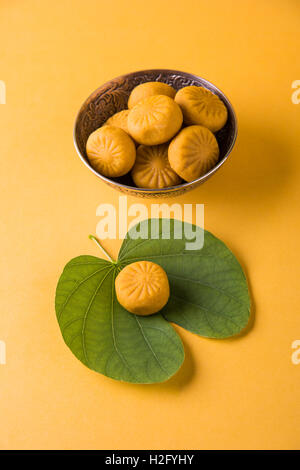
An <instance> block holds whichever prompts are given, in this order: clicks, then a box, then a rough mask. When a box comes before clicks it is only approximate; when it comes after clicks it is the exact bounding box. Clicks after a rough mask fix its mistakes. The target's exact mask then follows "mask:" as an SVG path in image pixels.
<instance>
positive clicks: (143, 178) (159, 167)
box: [131, 144, 181, 189]
mask: <svg viewBox="0 0 300 470" xmlns="http://www.w3.org/2000/svg"><path fill="white" fill-rule="evenodd" d="M168 147H169V146H168V144H161V145H154V146H152V147H151V146H146V145H140V146H139V147H138V149H137V152H136V160H135V164H134V166H133V168H132V170H131V175H132V179H133V181H134V183H135V184H136V186H138V187H139V188H150V189H155V188H167V187H169V186H175V185H177V184H179V183H180V181H181V179H180V177H179V176H178V175H177V174H176V173H175V171H173V170H172V168H171V167H170V164H169V160H168Z"/></svg>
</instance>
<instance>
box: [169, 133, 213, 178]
mask: <svg viewBox="0 0 300 470" xmlns="http://www.w3.org/2000/svg"><path fill="white" fill-rule="evenodd" d="M168 157H169V162H170V165H171V167H172V168H173V170H174V171H175V172H176V173H177V174H178V175H179V176H181V178H183V179H184V180H185V181H188V182H190V181H194V180H195V179H197V178H200V176H202V175H204V174H205V173H207V172H208V171H209V170H210V169H211V168H213V167H214V166H215V165H216V163H217V161H218V158H219V146H218V142H217V139H216V138H215V136H214V135H213V133H212V132H211V131H210V130H209V129H207V127H203V126H189V127H186V128H184V129H182V130H181V131H180V132H179V134H178V135H177V136H176V137H175V138H174V139H173V140H172V141H171V143H170V145H169V150H168Z"/></svg>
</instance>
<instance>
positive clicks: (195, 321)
mask: <svg viewBox="0 0 300 470" xmlns="http://www.w3.org/2000/svg"><path fill="white" fill-rule="evenodd" d="M153 224H154V225H155V227H156V229H157V230H156V232H155V236H153ZM166 224H167V225H168V224H169V234H167V236H166V233H165V227H166ZM190 228H191V229H193V230H195V229H196V227H194V226H190ZM198 229H199V228H198ZM180 230H181V233H182V236H181V238H178V233H179V232H180ZM137 233H142V234H143V237H144V238H142V239H141V238H136V234H137ZM187 242H190V240H189V239H187V238H186V236H185V232H184V230H183V223H182V222H180V221H177V220H172V219H171V220H168V219H162V220H157V219H148V220H145V221H143V222H141V223H139V224H138V225H137V226H135V227H133V228H132V229H131V230H130V231H129V232H128V234H127V237H126V239H125V240H124V241H123V244H122V246H121V249H120V253H119V258H118V261H117V262H110V261H105V260H103V259H100V258H96V257H94V256H79V257H77V258H74V259H73V260H71V261H70V262H69V263H68V264H67V265H66V266H65V269H64V271H63V273H62V275H61V277H60V279H59V282H58V285H57V290H56V302H55V303H56V314H57V319H58V323H59V326H60V329H61V332H62V335H63V338H64V341H65V343H66V344H67V346H68V347H69V348H70V349H71V351H72V352H73V353H74V355H75V356H76V357H77V358H78V359H79V360H80V361H81V362H83V363H84V364H85V365H86V366H88V367H89V368H90V369H93V370H95V371H97V372H100V373H102V374H104V375H106V376H108V377H111V378H113V379H116V380H122V381H126V382H133V383H154V382H162V381H165V380H167V379H169V378H170V377H171V376H172V375H173V374H175V373H176V371H177V370H178V369H179V367H180V366H181V364H182V362H183V359H184V351H183V346H182V343H181V340H180V338H179V336H178V335H177V333H176V332H175V330H174V328H173V327H172V326H171V325H170V323H169V322H173V323H177V324H178V325H180V326H182V327H183V328H185V329H187V330H189V331H192V332H193V333H197V334H199V335H201V336H206V337H210V338H226V337H229V336H233V335H235V334H237V333H239V332H240V331H241V330H242V329H243V328H244V327H245V326H246V325H247V322H248V319H249V311H250V300H249V294H248V288H247V282H246V278H245V275H244V273H243V270H242V268H241V266H240V264H239V263H238V261H237V260H236V258H235V257H234V255H233V254H232V252H231V251H230V250H229V249H228V248H227V247H226V246H225V245H224V243H223V242H221V241H220V240H218V239H217V238H215V237H214V236H213V235H212V234H211V233H209V232H207V231H205V236H204V246H203V248H202V249H200V250H190V249H188V250H187V249H186V246H187V245H186V244H187ZM138 260H148V261H153V262H155V263H157V264H159V265H160V266H162V267H163V269H164V270H165V271H166V273H167V275H168V279H169V283H170V299H169V302H168V303H167V305H166V306H165V307H164V308H163V309H162V310H161V312H160V313H158V314H155V315H150V316H148V317H141V316H136V315H133V314H131V313H129V312H127V311H126V310H125V309H124V308H123V307H122V306H121V305H120V304H119V303H118V301H117V298H116V295H115V285H114V282H115V278H116V276H117V274H118V273H119V272H120V270H121V269H123V268H124V267H125V266H126V265H128V264H130V263H132V262H134V261H138Z"/></svg>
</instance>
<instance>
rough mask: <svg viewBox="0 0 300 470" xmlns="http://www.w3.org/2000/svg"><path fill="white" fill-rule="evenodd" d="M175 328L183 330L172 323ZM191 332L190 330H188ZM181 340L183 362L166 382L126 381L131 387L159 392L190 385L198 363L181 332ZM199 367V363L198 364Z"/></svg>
mask: <svg viewBox="0 0 300 470" xmlns="http://www.w3.org/2000/svg"><path fill="white" fill-rule="evenodd" d="M172 326H173V327H174V329H175V330H176V331H177V333H178V334H179V331H178V330H182V329H181V328H180V327H179V326H177V325H174V324H172ZM187 333H188V334H189V332H187ZM179 336H180V338H181V341H182V343H183V347H184V354H185V357H184V361H183V363H182V364H181V367H180V369H179V370H178V371H177V372H176V373H175V374H174V375H173V376H172V377H171V378H170V379H168V380H166V381H165V382H159V383H153V384H133V383H128V382H127V383H126V382H123V384H126V386H127V387H129V388H132V387H133V388H135V389H136V388H138V389H147V391H150V393H157V392H160V393H161V392H171V393H173V392H175V393H178V392H179V391H180V390H182V389H184V388H185V387H186V386H187V385H189V384H190V383H191V381H192V379H193V376H194V373H195V370H196V363H195V360H194V357H193V355H192V352H191V349H190V347H189V345H188V342H187V341H185V339H184V338H183V337H182V336H183V335H182V334H179ZM197 367H198V364H197Z"/></svg>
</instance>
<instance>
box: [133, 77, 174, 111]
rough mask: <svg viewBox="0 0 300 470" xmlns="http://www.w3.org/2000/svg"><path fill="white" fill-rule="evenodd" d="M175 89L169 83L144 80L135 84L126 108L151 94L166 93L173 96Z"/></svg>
mask: <svg viewBox="0 0 300 470" xmlns="http://www.w3.org/2000/svg"><path fill="white" fill-rule="evenodd" d="M175 94H176V90H175V89H174V88H172V87H171V86H170V85H167V84H166V83H162V82H146V83H141V85H138V86H136V87H135V88H134V89H133V90H132V92H131V94H130V96H129V100H128V108H129V109H130V108H133V106H135V105H136V104H137V103H138V102H139V101H141V100H142V99H144V98H148V97H149V96H153V95H166V96H169V97H170V98H174V96H175Z"/></svg>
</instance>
